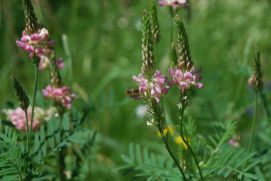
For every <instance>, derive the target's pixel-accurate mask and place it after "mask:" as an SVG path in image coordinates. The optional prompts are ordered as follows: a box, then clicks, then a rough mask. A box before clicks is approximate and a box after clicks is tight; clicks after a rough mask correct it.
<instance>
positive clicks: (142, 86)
mask: <svg viewBox="0 0 271 181" xmlns="http://www.w3.org/2000/svg"><path fill="white" fill-rule="evenodd" d="M133 80H134V81H136V82H138V84H139V92H140V93H141V94H146V92H147V90H148V88H149V85H148V84H149V83H148V80H147V79H145V78H144V76H143V74H139V75H138V76H133Z"/></svg>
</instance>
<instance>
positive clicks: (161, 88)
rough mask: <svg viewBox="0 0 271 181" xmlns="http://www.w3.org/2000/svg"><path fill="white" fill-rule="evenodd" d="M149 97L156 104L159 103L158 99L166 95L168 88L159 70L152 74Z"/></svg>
mask: <svg viewBox="0 0 271 181" xmlns="http://www.w3.org/2000/svg"><path fill="white" fill-rule="evenodd" d="M150 88H151V96H152V97H153V98H154V99H155V101H156V102H157V103H159V102H160V97H161V96H162V95H164V94H167V93H168V90H169V86H168V85H167V77H166V76H163V75H162V74H161V72H160V71H159V70H157V71H156V72H155V73H154V76H153V78H152V82H151V83H150Z"/></svg>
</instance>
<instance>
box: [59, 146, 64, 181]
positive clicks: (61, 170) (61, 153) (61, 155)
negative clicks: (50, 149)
mask: <svg viewBox="0 0 271 181" xmlns="http://www.w3.org/2000/svg"><path fill="white" fill-rule="evenodd" d="M64 152H65V150H63V149H61V150H60V151H59V152H58V172H59V179H60V180H61V181H65V180H66V179H65V174H64V170H65V157H64Z"/></svg>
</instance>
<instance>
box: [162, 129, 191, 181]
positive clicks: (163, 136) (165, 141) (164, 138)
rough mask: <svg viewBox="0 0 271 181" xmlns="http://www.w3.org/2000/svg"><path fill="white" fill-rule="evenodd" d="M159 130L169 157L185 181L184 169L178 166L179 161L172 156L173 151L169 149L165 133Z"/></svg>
mask: <svg viewBox="0 0 271 181" xmlns="http://www.w3.org/2000/svg"><path fill="white" fill-rule="evenodd" d="M159 131H160V134H161V135H162V138H163V141H164V143H165V146H166V149H167V151H168V153H169V154H170V156H171V158H172V159H173V160H174V162H175V164H176V166H177V167H178V169H179V171H180V172H181V174H182V177H183V180H184V181H187V179H186V177H185V174H184V171H183V169H182V167H181V166H180V163H179V161H178V159H177V158H176V157H175V156H174V154H173V152H172V151H171V149H170V146H169V144H168V141H167V138H166V137H165V135H164V133H163V129H161V128H159Z"/></svg>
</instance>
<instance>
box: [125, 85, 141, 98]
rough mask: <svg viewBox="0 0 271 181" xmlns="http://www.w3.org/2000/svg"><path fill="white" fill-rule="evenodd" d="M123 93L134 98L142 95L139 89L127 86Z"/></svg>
mask: <svg viewBox="0 0 271 181" xmlns="http://www.w3.org/2000/svg"><path fill="white" fill-rule="evenodd" d="M125 95H126V96H127V97H130V98H132V99H135V100H139V99H142V95H141V93H140V92H139V89H133V88H129V89H127V90H126V92H125Z"/></svg>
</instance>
